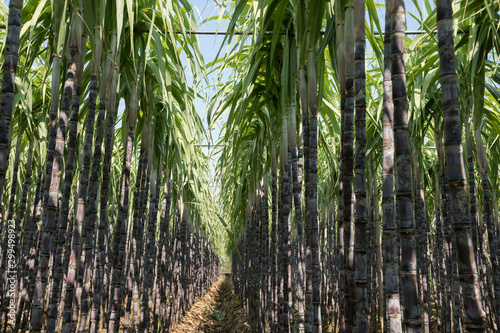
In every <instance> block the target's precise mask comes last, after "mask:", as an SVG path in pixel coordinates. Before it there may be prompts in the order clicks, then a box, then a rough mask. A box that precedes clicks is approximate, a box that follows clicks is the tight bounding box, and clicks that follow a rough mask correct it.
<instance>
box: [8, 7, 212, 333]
mask: <svg viewBox="0 0 500 333" xmlns="http://www.w3.org/2000/svg"><path fill="white" fill-rule="evenodd" d="M103 4H105V6H106V3H105V2H103ZM30 5H32V3H31V4H30ZM56 5H57V4H56ZM115 5H116V4H115V3H114V2H108V3H107V6H108V8H107V9H108V10H110V9H111V10H114V9H118V10H123V8H121V9H120V8H115ZM122 5H123V4H122ZM79 6H80V7H78V8H72V11H71V12H73V13H74V15H73V16H72V19H71V27H70V29H69V30H68V31H69V32H68V34H67V35H68V42H67V50H66V52H65V57H58V56H55V57H54V59H53V62H52V67H53V70H52V89H51V98H50V126H49V130H48V131H49V133H48V145H47V150H46V153H42V152H41V151H40V150H38V149H37V148H38V147H37V146H38V143H37V142H35V141H36V138H38V137H39V136H38V135H35V133H34V131H35V129H36V128H35V129H31V134H30V135H31V136H30V137H29V138H28V140H27V141H29V147H23V145H22V143H23V140H25V139H26V135H27V133H28V132H25V130H26V129H27V128H26V127H25V128H23V125H22V124H21V122H18V123H17V143H16V145H15V150H14V149H13V155H14V163H13V164H11V165H13V169H12V170H11V173H7V167H8V166H9V161H8V160H9V155H10V148H11V147H10V146H11V144H10V143H11V142H10V141H11V137H12V133H13V131H12V130H11V128H13V127H15V126H14V125H15V124H13V123H11V122H10V121H11V118H12V117H11V114H12V112H13V110H16V105H15V103H14V102H15V99H14V96H16V93H17V94H18V93H19V92H16V91H15V74H16V68H17V62H18V60H19V58H20V56H19V54H18V50H19V46H20V30H21V12H22V10H23V8H22V7H23V2H22V1H16V0H14V1H10V3H9V17H8V29H7V37H6V47H5V57H4V66H3V80H2V95H1V100H2V103H1V105H2V109H1V118H0V124H1V128H2V129H1V131H0V133H1V134H0V141H1V144H0V148H1V149H0V154H1V157H0V161H1V165H0V170H1V172H0V197H2V198H3V193H2V192H3V191H2V190H3V189H4V184H8V183H9V182H10V193H9V194H8V195H6V196H8V197H9V202H8V205H4V203H5V202H0V205H1V207H2V224H1V227H2V229H1V235H2V240H1V241H2V246H1V248H0V275H1V276H2V278H1V279H0V295H1V296H0V304H1V314H0V322H1V323H0V324H1V329H0V330H1V331H4V332H5V331H8V330H11V331H13V332H18V331H22V332H25V331H27V330H28V329H29V331H33V332H41V331H42V330H44V331H46V332H54V331H60V332H75V331H78V332H84V331H91V332H97V331H98V330H100V329H106V330H107V331H108V332H117V331H128V330H134V331H136V330H139V331H142V332H146V331H164V330H169V329H170V328H171V327H173V325H175V323H176V322H178V321H179V319H180V317H181V316H182V315H183V314H184V312H185V311H186V310H187V309H188V308H189V306H190V305H191V304H193V302H194V301H195V300H196V299H197V298H198V297H199V296H200V295H201V294H202V293H203V292H204V291H205V290H207V289H208V288H209V286H210V285H211V284H212V283H213V282H214V281H215V280H216V279H217V278H218V276H219V271H220V262H219V258H218V256H217V255H216V253H215V249H214V246H213V244H212V243H211V241H210V240H209V238H210V237H209V236H208V235H207V231H206V229H204V228H201V227H200V226H201V225H202V224H203V222H202V221H201V220H202V219H203V218H204V216H203V215H202V214H201V213H200V210H199V209H198V208H197V207H198V205H196V201H197V200H199V198H197V197H196V196H195V195H194V194H193V189H192V188H190V187H189V186H184V185H183V184H184V183H183V182H182V180H181V179H183V178H184V177H185V175H183V174H178V172H179V173H181V172H182V171H176V172H172V171H168V170H166V169H170V170H171V169H172V167H173V164H172V163H168V160H167V158H165V160H167V161H166V162H165V163H164V162H163V160H164V154H166V153H165V151H166V150H167V149H166V147H167V146H170V147H172V146H173V145H172V141H173V140H174V139H173V138H172V137H170V138H168V137H167V140H166V141H163V140H164V138H162V142H158V141H156V142H154V141H155V139H154V136H153V134H154V130H155V128H157V127H154V126H153V124H154V122H153V121H154V120H156V121H157V122H159V120H160V119H161V118H160V112H159V110H162V109H158V104H157V100H155V95H154V94H155V90H154V89H157V87H156V88H155V87H153V86H152V84H153V83H151V80H145V78H144V77H145V76H148V75H149V76H150V77H151V72H150V71H147V70H146V68H145V66H144V64H142V65H140V66H137V67H134V73H133V74H132V77H133V80H132V82H130V85H129V88H128V90H127V88H126V87H125V88H124V89H125V90H126V91H127V92H128V94H127V98H126V111H127V117H126V118H125V117H124V118H123V122H124V123H125V126H124V128H125V133H124V138H125V140H124V141H125V142H124V144H123V146H122V149H123V150H122V151H121V152H120V151H117V150H116V149H114V148H115V147H116V146H118V147H119V144H118V145H116V143H115V134H117V133H115V124H116V119H117V115H116V112H117V106H118V103H117V95H118V92H119V89H120V86H119V77H120V74H121V73H120V67H119V66H118V64H120V63H123V62H124V61H123V60H122V58H120V52H121V50H122V49H123V45H122V46H121V47H119V46H120V45H121V39H120V37H118V36H117V31H116V27H117V26H118V24H117V23H116V22H115V21H112V22H113V23H114V25H113V27H111V28H110V29H111V31H110V32H111V33H110V34H105V35H104V36H105V37H104V38H105V39H104V40H102V39H101V36H103V34H101V32H100V30H101V28H103V27H101V26H100V25H98V24H97V25H96V26H95V30H94V31H93V33H94V35H93V37H94V38H93V42H94V43H93V45H92V61H91V63H90V64H89V66H88V67H87V68H85V65H86V61H85V57H86V55H87V46H86V45H87V39H88V31H87V30H86V29H87V28H86V27H85V24H86V22H84V17H85V16H84V15H83V14H82V13H83V7H82V3H81V2H79ZM54 10H55V9H54ZM64 15H66V13H65V12H64ZM108 23H109V22H108ZM131 29H133V27H131ZM103 43H105V44H106V52H103ZM160 46H161V45H160ZM158 51H159V50H158ZM24 56H26V58H28V55H24ZM29 56H31V55H29ZM51 58H52V57H51ZM23 59H25V58H23ZM144 61H145V60H144ZM61 64H65V65H66V66H65V68H66V71H65V73H64V75H63V77H64V82H63V85H62V87H63V92H62V96H59V93H58V91H59V86H60V77H61V75H60V70H61ZM101 64H102V65H101ZM148 66H149V67H150V66H151V64H148ZM89 72H90V74H88V73H89ZM87 75H89V76H90V80H86V79H84V78H86V77H88V76H87ZM141 76H142V78H141ZM122 79H125V77H124V76H122ZM143 87H144V88H143ZM43 91H46V89H43ZM85 91H86V92H88V97H87V99H86V103H83V100H84V96H83V92H85ZM98 101H99V102H98ZM38 102H42V101H38ZM59 102H60V103H59ZM42 103H43V102H42ZM84 107H85V109H86V116H85V119H84V123H83V129H82V133H80V134H79V133H78V129H79V122H80V121H81V119H79V118H80V117H81V116H82V114H83V113H82V112H81V111H82V110H81V109H83V108H84ZM96 111H97V112H96ZM141 112H142V120H143V121H144V125H143V126H142V132H141V139H140V142H141V143H140V145H141V148H140V152H136V151H135V148H136V146H137V144H136V142H138V141H139V140H137V139H136V128H137V124H138V119H139V118H140V113H141ZM42 117H44V115H42ZM18 119H19V118H18ZM35 125H36V124H35ZM80 127H82V126H80ZM40 136H41V135H40ZM176 139H177V140H179V139H180V138H176ZM169 140H170V141H169ZM117 141H120V139H119V137H118V140H117ZM169 142H170V143H169ZM35 144H36V145H35ZM40 146H41V147H42V145H40ZM103 146H104V151H103ZM157 147H161V148H160V154H158V153H157V152H158V149H157ZM26 148H27V149H26ZM25 150H27V157H26V159H25V160H21V156H22V154H23V153H24V152H25ZM174 154H175V153H174ZM181 154H182V153H181ZM113 155H115V157H114V159H115V164H116V161H118V160H121V162H122V169H121V173H120V172H118V173H119V174H121V175H120V177H119V180H118V181H116V184H114V182H115V180H113V179H111V178H112V175H113V174H114V172H113V170H112V166H113V163H112V159H113ZM166 155H167V156H172V155H168V154H166ZM34 156H36V157H37V158H34ZM22 163H25V165H26V166H25V174H24V179H25V181H24V183H23V184H22V185H21V184H18V179H19V178H21V177H22V175H19V174H18V172H19V166H20V164H22ZM192 163H193V165H194V167H199V165H197V164H196V163H197V161H193V162H192ZM36 166H37V168H36ZM101 166H102V167H101ZM136 166H137V169H136ZM167 166H168V167H167ZM33 169H38V170H36V171H35V170H33ZM177 170H179V169H177ZM7 175H11V178H10V179H7V181H6V176H7ZM133 180H135V186H132V185H131V184H132V182H133ZM35 183H36V186H34V184H35ZM75 184H76V185H77V186H75ZM162 184H163V185H164V190H163V191H161V187H162ZM75 188H76V190H75ZM112 191H115V193H116V194H117V195H116V196H115V195H113V192H112ZM198 191H200V190H199V189H198ZM172 197H173V200H174V205H172V206H173V209H171V201H172ZM131 200H132V202H131ZM161 200H162V202H161V205H160V201H161ZM18 202H19V204H17V203H18ZM4 206H6V211H7V213H6V214H3V210H4ZM116 207H117V212H116V215H115V211H116V210H115V208H116ZM171 216H173V217H174V218H172V219H171V218H170V217H171ZM170 225H171V226H172V228H169V226H170ZM170 229H171V230H170Z"/></svg>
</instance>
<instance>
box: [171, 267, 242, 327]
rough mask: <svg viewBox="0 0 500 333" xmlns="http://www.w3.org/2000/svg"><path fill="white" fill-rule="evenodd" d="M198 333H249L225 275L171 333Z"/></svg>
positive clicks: (237, 299) (231, 286)
mask: <svg viewBox="0 0 500 333" xmlns="http://www.w3.org/2000/svg"><path fill="white" fill-rule="evenodd" d="M198 332H209V333H246V332H252V328H251V327H250V325H249V324H248V318H247V316H246V313H245V310H244V308H243V306H242V304H241V301H240V299H239V298H238V296H237V295H236V294H235V292H234V287H233V283H232V282H231V279H230V277H229V276H227V275H225V276H224V277H221V278H220V279H219V280H218V281H217V282H215V283H214V284H213V285H212V287H211V288H210V289H209V290H208V291H207V292H206V294H205V295H203V297H202V298H201V299H200V300H199V301H198V302H196V303H195V304H194V305H193V306H192V307H191V309H190V310H189V311H188V312H187V313H186V315H185V316H184V318H182V319H181V321H180V322H179V324H177V326H176V327H175V328H174V330H173V333H198Z"/></svg>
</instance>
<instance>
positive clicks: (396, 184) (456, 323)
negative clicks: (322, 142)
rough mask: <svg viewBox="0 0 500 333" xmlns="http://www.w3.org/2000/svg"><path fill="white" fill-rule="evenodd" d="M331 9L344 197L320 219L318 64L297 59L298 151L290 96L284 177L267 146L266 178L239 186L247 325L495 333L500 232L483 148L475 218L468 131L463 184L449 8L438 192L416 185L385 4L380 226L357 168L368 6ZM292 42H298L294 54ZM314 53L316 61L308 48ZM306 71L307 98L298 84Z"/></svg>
mask: <svg viewBox="0 0 500 333" xmlns="http://www.w3.org/2000/svg"><path fill="white" fill-rule="evenodd" d="M301 3H302V4H303V5H305V8H306V10H305V11H303V12H305V16H304V17H303V19H304V20H305V27H306V28H305V30H306V31H307V33H310V32H311V31H310V25H309V22H308V11H309V10H310V8H312V7H311V6H310V2H308V1H305V2H301V1H297V2H296V8H295V10H299V9H300V4H301ZM335 6H336V10H335V13H336V16H335V19H336V32H335V33H336V46H337V49H336V50H335V51H334V52H336V59H337V62H338V63H337V71H338V73H337V75H338V77H339V84H340V93H341V101H340V103H339V104H340V105H341V118H342V120H341V131H342V133H341V166H340V172H339V173H340V176H339V178H340V186H339V193H338V195H336V196H332V197H338V198H339V199H338V202H330V203H328V204H327V205H326V206H325V207H322V209H321V212H320V214H319V215H318V206H317V201H315V200H317V180H318V178H317V177H318V173H317V172H318V169H317V167H318V166H317V153H318V152H317V132H316V131H317V123H316V122H315V121H316V119H315V115H316V108H317V105H316V99H315V91H316V87H317V86H316V81H315V80H316V75H315V73H316V71H315V68H314V66H315V61H314V60H313V59H314V58H307V60H308V61H307V62H301V61H298V66H297V68H296V70H297V78H298V80H297V81H298V83H299V84H298V86H297V84H295V85H294V80H293V79H292V80H291V84H290V85H291V87H290V89H291V91H292V96H297V98H296V100H297V101H298V102H300V105H301V106H302V110H303V112H302V124H301V126H300V127H299V131H300V132H299V133H298V138H299V147H298V148H297V146H296V145H297V144H296V140H297V131H296V128H297V126H296V124H295V119H296V118H299V117H297V114H296V109H297V107H296V104H295V102H294V101H295V97H292V101H291V102H290V104H288V105H286V106H285V109H287V110H289V112H290V113H289V114H288V113H287V112H284V113H283V114H282V115H281V117H280V118H281V119H279V120H280V122H281V124H282V128H281V139H280V154H279V176H278V167H277V165H278V162H277V158H278V156H277V154H276V152H275V151H274V146H275V143H274V142H273V143H272V144H271V147H270V151H268V152H267V154H269V155H267V158H268V159H269V160H270V162H268V163H269V164H268V165H270V166H271V167H270V169H271V171H270V172H265V171H264V174H263V175H262V179H261V180H260V181H258V179H257V181H254V184H248V189H249V190H248V191H249V193H250V194H249V197H248V201H247V202H248V206H247V208H246V215H245V218H244V221H245V223H244V228H243V230H244V231H242V232H241V234H242V236H241V239H240V240H239V243H238V245H237V248H236V249H235V250H234V251H233V256H232V258H233V259H232V260H233V261H232V270H233V281H234V285H235V288H236V290H237V292H238V293H239V295H240V296H241V297H242V298H243V299H244V305H245V308H246V310H247V312H248V315H249V323H250V325H252V326H253V327H254V328H255V329H256V331H258V332H261V331H271V332H294V331H296V330H297V331H299V332H304V331H305V332H321V331H322V330H326V329H327V328H328V327H331V326H333V331H334V332H337V331H341V332H351V331H357V332H368V331H371V332H374V331H386V332H403V331H406V332H430V331H431V330H433V329H434V330H435V329H436V327H437V329H438V330H439V331H442V332H463V331H464V330H465V331H468V332H485V331H488V332H493V331H496V330H497V329H498V327H500V307H499V301H500V298H499V297H498V296H500V294H499V293H500V280H499V273H498V260H499V258H500V256H499V255H500V247H499V244H498V239H499V230H498V222H496V223H495V216H494V215H493V213H492V209H491V207H490V197H489V196H490V194H489V184H488V179H487V166H485V164H486V158H485V155H484V149H482V148H481V147H482V143H480V142H477V143H476V145H477V147H478V148H477V150H478V153H477V156H478V160H479V161H478V164H479V165H480V168H481V175H482V179H481V184H482V191H481V192H482V196H483V198H482V200H481V202H483V203H484V208H483V209H482V210H481V211H482V213H483V216H482V218H479V216H478V211H477V207H476V195H477V194H476V189H475V186H476V181H475V173H474V163H473V162H474V161H473V153H472V150H473V148H472V142H471V137H470V129H468V128H467V129H466V133H467V137H466V142H465V145H466V147H465V148H466V149H465V150H466V155H467V162H468V165H467V166H468V175H467V174H466V173H465V170H466V167H465V165H464V159H463V154H462V151H463V148H462V138H461V131H460V127H461V125H460V124H461V121H460V105H459V100H458V93H457V91H458V90H457V84H458V83H459V82H458V79H457V75H456V68H455V54H454V53H455V49H454V41H453V26H452V22H453V20H452V14H453V12H452V7H451V2H450V1H446V0H443V1H438V2H437V27H438V47H439V56H440V70H441V73H440V84H441V90H442V98H441V99H442V113H435V114H434V118H433V119H432V120H433V121H434V127H435V130H434V136H435V137H434V141H435V143H436V151H437V155H438V156H437V157H438V162H439V173H434V174H433V175H432V177H434V178H435V182H434V183H433V184H434V185H435V188H432V186H433V185H429V184H426V183H425V181H424V179H423V176H422V175H423V174H424V172H426V171H428V170H423V169H422V165H423V161H421V160H419V156H420V155H419V154H418V153H417V149H421V147H417V146H416V144H415V142H414V140H413V139H412V138H410V137H409V135H408V106H407V95H406V77H405V73H406V71H405V39H404V38H405V15H406V13H405V7H404V1H402V0H396V1H387V2H386V20H385V23H386V29H385V40H384V52H385V53H384V62H385V67H384V89H383V91H384V96H383V143H382V155H383V157H382V198H381V202H382V221H381V219H380V212H379V194H378V186H377V169H378V166H377V165H376V164H375V163H374V162H373V161H371V160H368V161H367V157H366V132H365V127H366V123H365V118H366V115H365V114H366V100H365V98H366V97H365V58H364V55H365V18H364V17H365V2H364V1H352V0H348V1H337V2H336V3H335ZM296 17H297V16H296ZM297 35H299V36H301V34H297V31H296V30H295V37H296V38H298V42H297V45H299V44H300V37H297ZM306 36H307V35H306ZM283 38H290V37H289V36H286V37H283ZM292 43H293V42H292ZM292 45H293V44H292ZM285 46H286V44H285ZM291 49H293V50H294V49H295V48H293V47H291ZM297 50H300V48H299V47H297ZM307 50H308V51H311V49H309V48H308V49H307ZM285 52H286V50H284V51H283V53H285ZM311 54H312V56H313V57H314V56H315V52H314V48H313V49H312V51H311V52H308V55H311ZM298 58H299V59H300V54H298ZM304 63H306V64H307V73H308V77H307V81H309V82H308V85H307V86H306V85H305V84H304V85H303V83H304V82H306V81H305V80H304V81H303V80H302V76H301V75H303V74H304V71H305V69H304V67H305V66H304ZM285 65H286V63H285V61H284V64H283V65H282V66H283V68H282V69H281V70H282V71H285V69H284V68H285ZM286 70H287V72H288V73H289V72H291V71H292V70H289V69H286ZM301 71H302V72H301ZM301 85H302V86H301ZM281 89H282V90H281V91H282V93H283V91H285V89H289V88H288V87H281ZM306 91H307V93H306V94H305V93H304V92H306ZM305 96H307V98H304V97H305ZM437 103H438V102H437ZM304 111H305V112H304ZM252 124H257V121H255V122H254V123H252ZM441 124H443V125H442V126H441ZM465 124H466V127H469V124H468V122H467V121H466V123H465ZM259 126H262V127H263V128H265V126H267V124H262V123H259ZM261 131H264V129H261ZM479 138H480V136H479ZM481 149H482V150H483V151H481ZM302 156H303V157H304V160H302ZM247 158H248V157H247ZM265 169H266V168H264V170H265ZM367 175H368V176H369V177H367ZM269 177H271V178H272V182H271V184H269V181H268V179H269ZM467 177H468V183H467ZM278 178H279V184H278ZM302 179H303V180H304V189H303V188H302ZM254 180H255V179H254ZM429 187H430V188H429ZM269 190H271V192H272V196H271V200H270V202H271V208H270V209H269V207H268V205H269V198H268V192H269ZM428 192H434V200H435V204H434V210H435V211H434V220H431V219H430V218H429V215H430V208H429V207H427V204H426V203H427V202H429V200H428V198H426V196H427V193H428ZM302 197H303V198H304V202H305V205H303V204H302ZM469 207H470V208H469ZM269 211H270V212H271V214H269ZM270 217H271V218H270ZM496 218H497V217H496ZM303 221H305V228H304V226H303ZM478 268H479V269H478Z"/></svg>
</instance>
